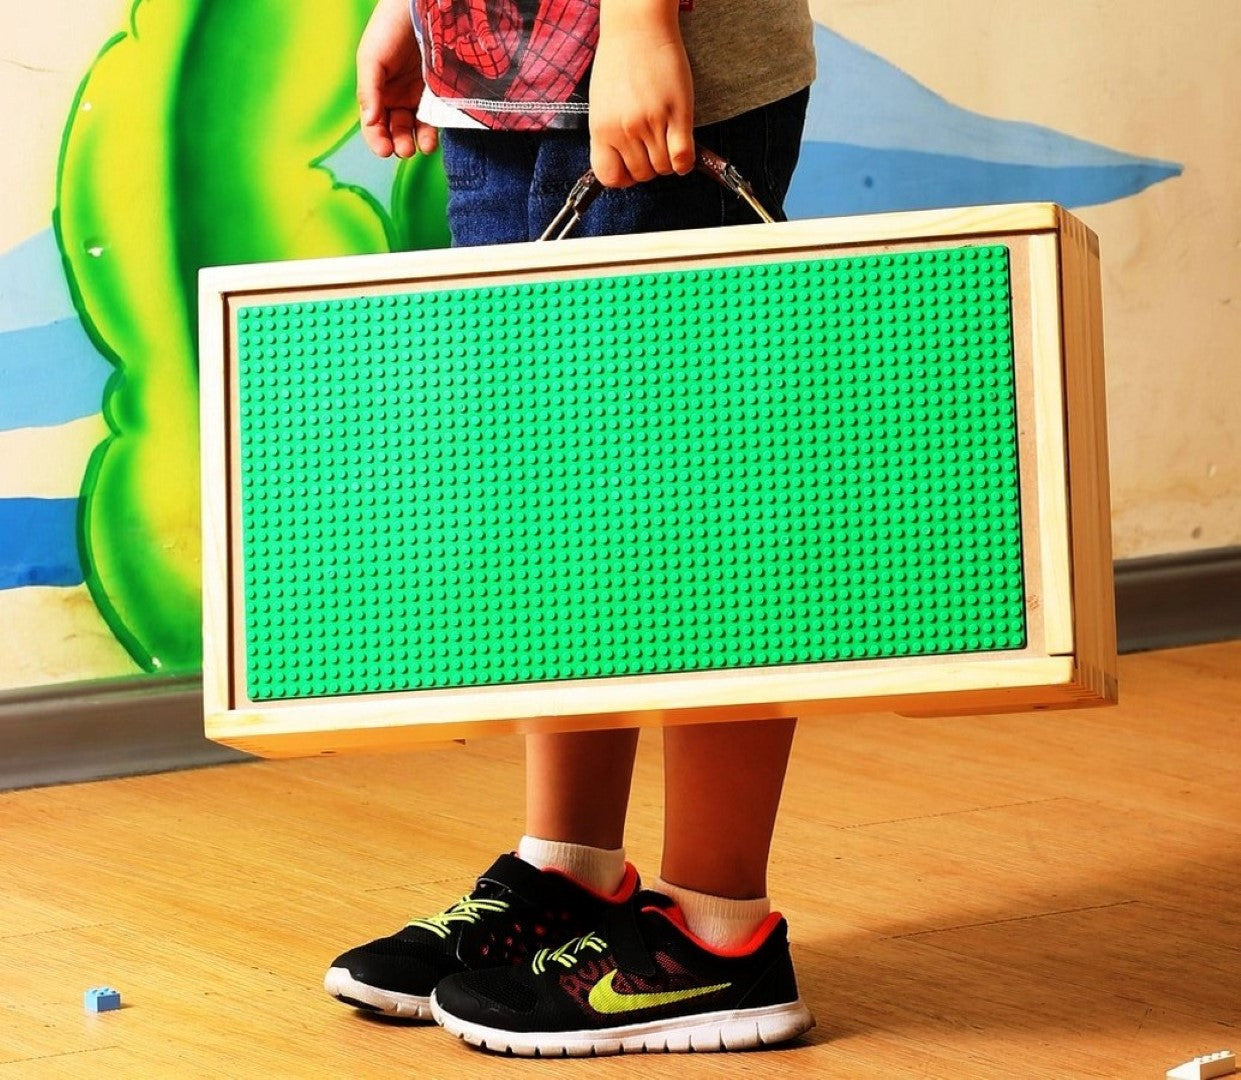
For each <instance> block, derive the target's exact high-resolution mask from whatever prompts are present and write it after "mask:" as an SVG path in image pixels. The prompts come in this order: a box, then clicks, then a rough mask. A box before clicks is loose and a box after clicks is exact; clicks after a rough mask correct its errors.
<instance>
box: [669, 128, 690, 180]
mask: <svg viewBox="0 0 1241 1080" xmlns="http://www.w3.org/2000/svg"><path fill="white" fill-rule="evenodd" d="M667 145H668V160H669V162H670V164H671V166H672V171H673V172H675V173H677V174H678V175H679V176H684V175H685V174H686V173H690V172H693V171H694V162H695V159H696V154H695V151H694V123H693V120H691V119H690V117H689V116H679V117H677V118H675V119H674V120H673V122H672V123H671V124H669V125H668V144H667Z"/></svg>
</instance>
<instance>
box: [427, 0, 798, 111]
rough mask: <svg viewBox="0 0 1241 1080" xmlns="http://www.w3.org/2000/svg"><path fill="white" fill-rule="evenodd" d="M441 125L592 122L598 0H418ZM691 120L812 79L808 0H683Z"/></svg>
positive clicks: (775, 95) (432, 99) (430, 97)
mask: <svg viewBox="0 0 1241 1080" xmlns="http://www.w3.org/2000/svg"><path fill="white" fill-rule="evenodd" d="M411 7H412V11H413V18H414V30H415V32H416V33H417V35H418V40H419V44H420V46H421V48H422V66H423V72H424V76H425V79H426V90H425V91H424V92H423V95H422V103H421V104H420V106H419V108H418V116H419V118H420V119H421V120H423V121H424V122H426V123H428V124H431V125H433V126H435V127H483V128H496V129H500V130H505V131H538V130H542V129H544V128H572V127H585V126H586V112H587V93H588V90H589V85H590V65H591V62H592V61H593V60H594V56H595V45H596V43H597V42H598V40H599V0H412V5H411ZM679 8H680V20H681V37H682V39H683V40H684V42H685V51H686V53H687V54H688V56H689V64H690V70H691V72H692V74H693V79H694V122H695V124H713V123H715V122H717V121H719V120H727V119H728V118H729V117H732V116H737V115H739V114H740V113H743V112H746V111H748V110H750V109H757V108H758V107H759V106H761V105H766V104H768V103H770V102H773V101H777V100H779V99H780V98H782V97H784V96H786V95H788V94H791V93H793V92H794V91H797V90H801V89H802V88H803V87H805V86H808V85H809V83H810V82H811V80H812V79H813V78H814V73H815V60H814V43H813V23H812V22H811V21H810V8H809V5H808V3H807V0H680V5H679Z"/></svg>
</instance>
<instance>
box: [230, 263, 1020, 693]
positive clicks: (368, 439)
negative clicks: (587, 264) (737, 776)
mask: <svg viewBox="0 0 1241 1080" xmlns="http://www.w3.org/2000/svg"><path fill="white" fill-rule="evenodd" d="M238 327H239V345H240V401H241V411H240V425H241V461H240V467H241V488H242V490H241V502H242V520H243V527H242V532H243V551H244V570H243V575H244V589H245V616H244V631H245V649H246V663H247V672H248V680H249V681H248V690H249V693H250V695H251V697H252V698H253V699H256V700H275V699H289V698H304V697H315V696H319V695H326V694H357V693H366V692H372V691H385V690H399V689H425V688H432V687H448V686H486V685H496V684H511V683H523V682H530V681H536V680H548V679H552V680H556V679H577V678H584V677H598V676H616V675H633V674H646V673H657V672H673V671H698V670H707V669H729V668H745V667H762V666H768V665H776V664H804V663H811V662H820V661H829V660H849V659H861V658H878V657H896V656H915V655H931V654H957V653H970V652H980V651H990V650H1003V649H1016V648H1020V647H1022V646H1023V645H1024V643H1025V640H1026V630H1025V621H1024V591H1023V581H1022V558H1021V523H1020V515H1019V486H1018V468H1017V464H1018V463H1017V436H1016V419H1015V417H1016V409H1015V396H1014V375H1013V349H1012V314H1011V301H1010V292H1009V270H1008V252H1007V249H1006V248H1005V247H1003V246H972V247H965V248H958V249H954V250H945V251H924V252H912V253H907V254H891V255H869V256H861V257H856V258H845V259H832V260H822V259H812V260H804V261H796V262H784V263H776V264H770V265H736V266H728V267H715V268H707V269H695V270H676V271H665V272H657V273H647V274H623V275H619V276H612V277H601V278H590V279H585V280H558V281H554V282H546V283H539V284H514V285H497V286H483V287H473V288H461V289H452V290H443V291H434V292H424V293H411V294H405V295H399V296H385V297H373V298H356V299H330V300H323V301H306V302H298V303H275V304H269V305H262V306H253V307H247V308H244V309H242V311H241V312H240V313H239V317H238Z"/></svg>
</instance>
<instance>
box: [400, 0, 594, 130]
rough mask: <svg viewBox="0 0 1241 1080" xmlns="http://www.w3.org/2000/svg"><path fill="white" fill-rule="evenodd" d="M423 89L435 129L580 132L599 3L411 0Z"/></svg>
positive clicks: (424, 109) (426, 115)
mask: <svg viewBox="0 0 1241 1080" xmlns="http://www.w3.org/2000/svg"><path fill="white" fill-rule="evenodd" d="M412 10H413V17H414V29H415V31H416V33H417V35H418V40H419V44H420V45H421V47H422V63H423V72H424V76H425V79H426V91H425V92H424V94H423V101H422V105H421V107H420V109H419V116H420V117H421V118H422V119H423V120H425V121H426V122H427V123H430V124H435V125H436V126H439V127H487V128H498V129H502V130H506V131H537V130H541V129H544V128H550V127H581V126H584V125H585V122H586V111H587V106H586V91H587V83H588V79H589V74H590V65H591V61H592V60H593V59H594V55H595V43H596V42H597V41H598V39H599V2H598V0H413V4H412Z"/></svg>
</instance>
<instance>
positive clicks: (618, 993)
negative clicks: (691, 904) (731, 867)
mask: <svg viewBox="0 0 1241 1080" xmlns="http://www.w3.org/2000/svg"><path fill="white" fill-rule="evenodd" d="M602 925H603V929H602V931H600V932H599V933H589V934H586V935H584V936H582V937H578V938H574V939H573V940H572V941H570V942H568V943H567V944H565V945H561V946H560V947H559V948H556V949H541V950H539V952H537V953H536V954H535V956H534V959H533V960H532V962H531V963H529V964H526V965H525V966H523V967H519V968H505V969H503V970H492V971H470V972H465V973H463V974H460V975H453V976H450V977H449V978H447V979H445V980H444V981H443V982H441V983H440V984H439V985H438V986H436V988H435V993H433V994H432V995H431V1015H432V1016H434V1017H435V1019H436V1020H437V1021H438V1022H439V1023H440V1024H441V1025H443V1027H444V1028H445V1029H446V1030H448V1031H450V1032H452V1033H453V1034H454V1035H457V1036H458V1037H460V1038H462V1039H464V1040H465V1041H466V1042H467V1043H470V1044H471V1045H473V1046H480V1047H483V1048H484V1049H487V1050H496V1051H501V1052H508V1053H513V1054H520V1055H522V1056H541V1057H577V1056H587V1055H591V1054H620V1053H626V1054H628V1053H634V1052H635V1051H642V1050H652V1051H675V1050H739V1049H744V1048H749V1047H756V1046H765V1045H768V1044H771V1043H778V1042H783V1041H785V1040H786V1039H792V1038H795V1037H796V1036H798V1035H800V1034H802V1032H804V1031H808V1030H809V1029H810V1028H812V1027H813V1026H814V1018H813V1017H812V1016H811V1015H810V1010H809V1009H807V1008H806V1006H805V1005H803V1004H802V1002H801V999H800V998H799V997H798V996H797V980H796V978H795V977H794V975H793V962H792V960H791V958H790V957H789V943H788V924H787V923H786V922H785V921H784V919H783V918H782V917H781V916H780V915H779V914H776V913H772V914H771V915H770V916H768V917H767V919H766V920H764V922H763V924H762V926H760V927H759V928H758V930H757V931H755V933H754V936H753V937H752V938H751V939H750V940H749V941H748V942H747V943H746V944H745V945H744V946H742V947H741V948H739V949H736V950H731V951H727V952H724V951H720V950H716V949H712V948H709V947H708V946H706V945H705V944H703V943H702V942H700V941H698V940H696V939H695V938H693V937H692V936H691V935H690V933H689V931H688V930H687V929H686V927H685V922H684V918H683V916H682V915H681V912H680V910H679V909H678V908H677V907H676V905H675V904H674V903H673V901H672V900H670V899H668V898H667V897H666V896H661V895H660V894H658V893H653V892H643V893H639V894H637V896H636V897H635V898H634V901H633V902H632V903H630V904H624V905H621V906H619V907H616V908H613V909H612V910H611V911H609V912H608V915H607V918H606V919H605V921H604V923H603V924H602Z"/></svg>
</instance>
